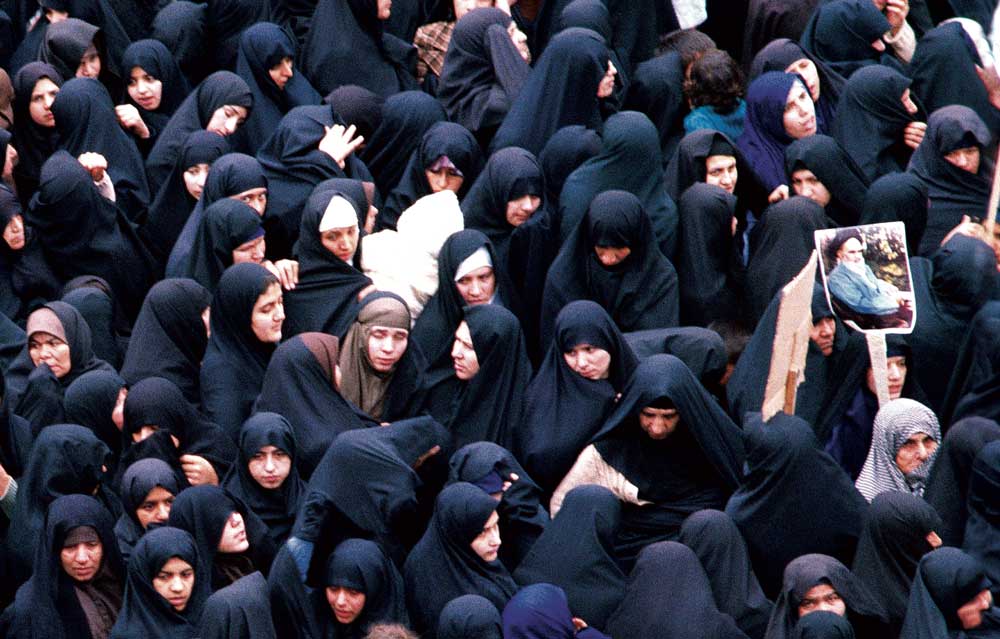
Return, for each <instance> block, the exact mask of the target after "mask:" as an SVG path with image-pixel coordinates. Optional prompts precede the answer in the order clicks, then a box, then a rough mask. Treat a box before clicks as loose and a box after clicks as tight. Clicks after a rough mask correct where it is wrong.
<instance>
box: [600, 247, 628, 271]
mask: <svg viewBox="0 0 1000 639" xmlns="http://www.w3.org/2000/svg"><path fill="white" fill-rule="evenodd" d="M594 253H596V254H597V259H598V260H600V261H601V264H603V265H604V266H616V265H618V264H621V263H622V262H624V261H625V258H626V257H628V256H629V255H631V254H632V249H630V248H629V247H627V246H595V247H594Z"/></svg>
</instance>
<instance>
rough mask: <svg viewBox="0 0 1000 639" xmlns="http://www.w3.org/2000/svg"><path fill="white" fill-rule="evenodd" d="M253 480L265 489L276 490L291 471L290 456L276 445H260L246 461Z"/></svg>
mask: <svg viewBox="0 0 1000 639" xmlns="http://www.w3.org/2000/svg"><path fill="white" fill-rule="evenodd" d="M247 469H248V470H249V471H250V476H251V477H253V479H254V481H255V482H257V483H258V484H260V485H261V487H262V488H264V489H265V490H277V489H279V488H281V485H282V484H283V483H285V479H287V478H288V475H289V473H291V472H292V458H291V457H289V455H288V453H286V452H285V451H283V450H281V449H280V448H278V447H277V446H270V445H268V446H261V447H260V450H258V451H257V452H256V454H254V456H253V457H251V458H250V461H248V462H247Z"/></svg>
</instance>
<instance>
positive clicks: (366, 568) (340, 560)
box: [315, 539, 409, 639]
mask: <svg viewBox="0 0 1000 639" xmlns="http://www.w3.org/2000/svg"><path fill="white" fill-rule="evenodd" d="M323 583H324V585H325V586H326V587H328V588H337V587H341V588H349V589H351V590H354V591H356V592H361V593H364V595H365V605H364V608H362V609H361V614H360V615H358V617H357V618H356V619H355V620H354V621H352V622H351V623H350V624H348V625H344V624H341V623H340V622H338V621H337V619H336V617H334V616H333V614H332V611H331V610H330V604H329V603H327V599H326V593H325V591H317V593H318V594H319V596H317V597H315V599H316V600H317V602H316V603H317V606H316V607H317V608H318V609H319V611H320V612H319V617H320V619H323V620H324V621H326V634H325V635H324V636H326V637H329V638H330V639H361V638H362V637H363V636H365V635H364V633H365V632H367V631H368V629H369V628H370V627H371V626H372V625H374V624H377V623H385V624H389V623H398V624H403V625H406V624H407V623H408V622H409V617H408V615H407V614H406V593H405V592H404V590H403V577H402V576H401V575H400V574H399V571H398V570H397V569H396V566H394V565H393V563H392V562H391V561H390V560H389V558H388V557H386V556H385V553H383V551H382V549H381V548H380V547H379V545H378V544H376V543H375V542H372V541H369V540H367V539H347V540H344V541H342V542H341V543H340V544H339V545H338V546H337V548H336V549H335V550H334V551H333V552H332V553H331V554H330V558H329V559H328V560H327V562H326V576H325V579H324V582H323Z"/></svg>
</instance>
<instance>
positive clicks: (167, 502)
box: [135, 486, 174, 530]
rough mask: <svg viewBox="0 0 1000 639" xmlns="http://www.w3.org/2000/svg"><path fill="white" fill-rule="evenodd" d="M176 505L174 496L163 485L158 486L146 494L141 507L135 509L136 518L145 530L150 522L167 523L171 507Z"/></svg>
mask: <svg viewBox="0 0 1000 639" xmlns="http://www.w3.org/2000/svg"><path fill="white" fill-rule="evenodd" d="M173 505H174V496H173V494H171V492H170V491H169V490H167V489H166V488H163V487H162V486H156V487H155V488H153V490H151V491H149V492H148V493H147V494H146V498H145V499H143V500H142V503H141V504H139V507H138V508H136V509H135V516H136V519H138V520H139V524H141V525H142V528H143V530H145V529H147V528H149V525H150V524H165V523H167V520H168V519H169V518H170V508H171V507H172V506H173Z"/></svg>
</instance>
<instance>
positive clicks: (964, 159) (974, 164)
mask: <svg viewBox="0 0 1000 639" xmlns="http://www.w3.org/2000/svg"><path fill="white" fill-rule="evenodd" d="M979 156H980V153H979V147H978V146H967V147H963V148H961V149H955V150H954V151H949V152H948V153H945V154H944V159H945V160H947V161H948V163H949V164H951V165H952V166H957V167H958V168H960V169H962V170H963V171H968V172H969V173H972V174H976V173H978V172H979Z"/></svg>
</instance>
